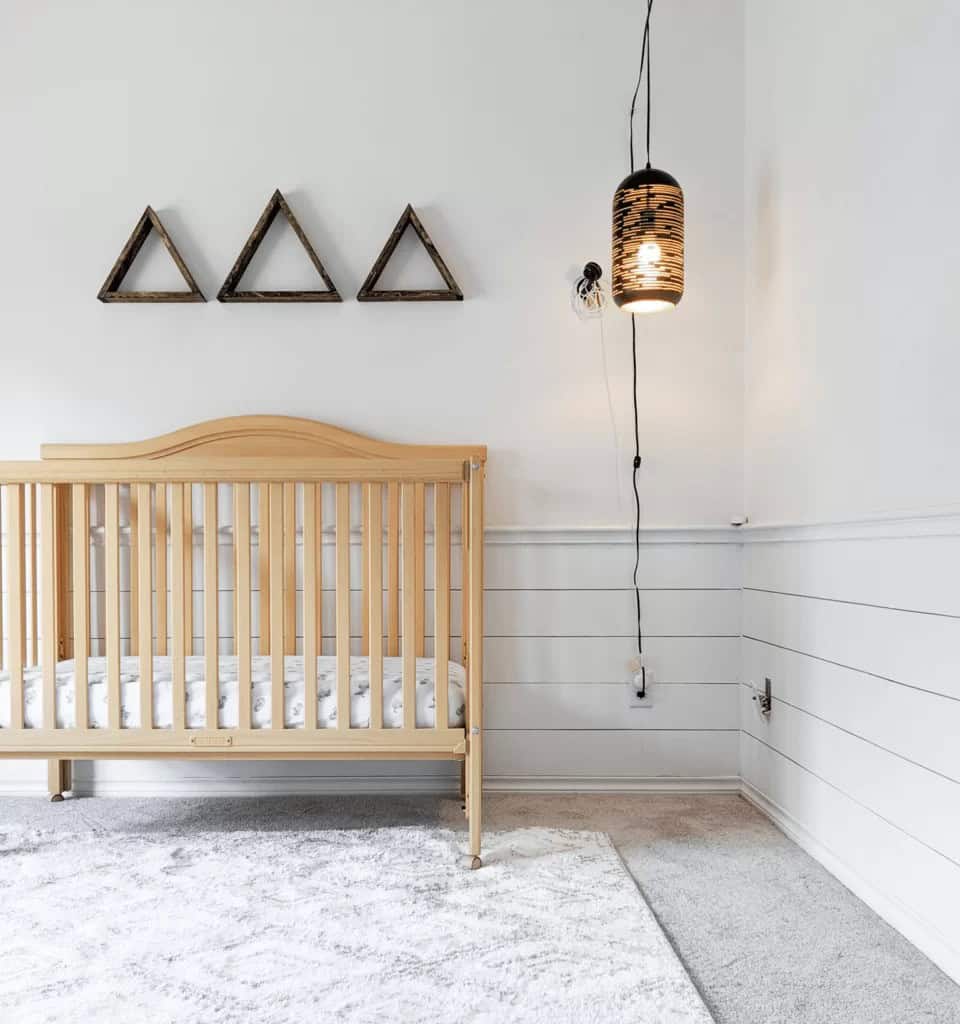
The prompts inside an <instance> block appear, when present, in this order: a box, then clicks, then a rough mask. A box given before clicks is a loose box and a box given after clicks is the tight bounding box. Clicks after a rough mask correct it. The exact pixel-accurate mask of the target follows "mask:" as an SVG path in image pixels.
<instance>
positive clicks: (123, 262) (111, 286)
mask: <svg viewBox="0 0 960 1024" xmlns="http://www.w3.org/2000/svg"><path fill="white" fill-rule="evenodd" d="M151 231H156V233H157V235H158V236H159V237H160V240H161V241H162V242H163V244H164V247H165V248H166V250H167V252H168V253H169V254H170V258H171V259H172V260H173V262H174V263H175V264H176V265H177V270H179V271H180V275H181V277H183V280H184V281H185V282H186V284H187V289H188V290H187V291H182V292H160V291H135V292H122V291H120V285H121V284H123V279H124V278H125V277H126V276H127V272H128V271H129V270H130V267H131V266H133V262H134V260H135V259H136V258H137V256H138V255H139V253H140V250H141V249H142V248H143V243H144V242H146V240H147V238H148V237H149V236H150V232H151ZM97 298H98V299H99V300H100V301H101V302H206V301H207V300H206V299H205V298H204V295H203V292H201V291H200V289H199V288H198V287H197V282H196V281H194V279H193V274H191V273H190V270H189V268H188V267H187V265H186V263H184V262H183V257H182V256H181V255H180V253H179V251H178V250H177V247H176V246H175V245H174V244H173V239H172V238H171V237H170V236H169V235H168V234H167V230H166V228H165V227H164V226H163V224H161V223H160V218H159V217H158V216H157V215H156V213H155V212H154V209H153V207H152V206H148V207H147V208H146V209H145V210H144V211H143V215H142V216H141V218H140V220H138V221H137V226H136V227H135V228H134V229H133V234H132V235H131V236H130V237H129V238H128V239H127V244H126V245H125V246H124V247H123V249H122V250H121V252H120V255H119V256H118V257H117V262H116V263H114V265H113V268H112V269H111V271H110V273H109V274H107V279H106V281H104V282H103V285H102V287H101V288H100V291H99V292H97Z"/></svg>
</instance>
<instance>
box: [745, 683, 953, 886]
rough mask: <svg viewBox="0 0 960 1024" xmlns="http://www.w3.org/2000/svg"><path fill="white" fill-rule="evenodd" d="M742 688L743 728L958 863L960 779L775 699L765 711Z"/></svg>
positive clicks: (746, 690)
mask: <svg viewBox="0 0 960 1024" xmlns="http://www.w3.org/2000/svg"><path fill="white" fill-rule="evenodd" d="M740 689H741V708H740V712H741V716H742V717H741V721H742V722H743V728H744V729H745V731H747V732H748V733H750V734H751V735H752V736H754V737H755V738H757V739H760V740H762V741H763V742H765V743H766V744H767V745H769V746H771V747H773V748H774V749H775V750H777V751H778V752H779V753H781V754H783V755H784V756H785V757H787V758H789V759H790V760H792V761H796V762H797V763H798V764H800V765H802V766H803V767H804V768H807V769H809V770H810V771H812V772H813V773H814V774H815V775H817V776H819V777H820V778H821V779H823V780H824V781H825V782H828V783H830V784H831V785H832V786H836V787H837V789H839V790H841V791H842V792H843V793H845V794H846V795H847V796H849V797H850V798H851V799H853V800H856V801H857V803H860V804H863V806H865V807H867V808H869V809H870V810H871V811H873V812H874V813H875V814H877V815H879V816H880V817H881V818H884V819H886V820H887V821H888V822H890V823H891V824H892V825H894V826H896V827H898V828H901V829H903V831H905V832H907V833H908V834H909V835H911V836H912V837H913V838H914V839H917V840H919V841H920V842H922V843H925V844H926V845H927V846H930V847H932V848H933V849H934V850H937V851H938V852H939V853H942V854H943V855H944V856H946V857H949V858H951V859H952V860H954V861H956V863H957V866H958V867H960V783H957V782H953V781H951V780H949V779H946V778H944V777H943V776H942V775H937V774H936V773H934V772H931V771H928V770H927V769H926V768H921V767H919V766H918V765H915V764H913V763H912V762H910V761H905V760H904V759H903V758H902V757H899V756H897V755H896V754H891V753H889V752H888V751H886V750H883V749H881V748H880V747H876V746H874V745H873V744H871V743H867V742H866V741H865V740H862V739H859V738H858V737H856V736H853V735H851V734H850V733H847V732H844V731H843V730H841V729H837V728H836V727H834V726H833V725H830V724H829V723H827V722H824V721H821V720H820V719H819V718H814V717H813V716H812V715H808V714H807V713H806V712H804V711H798V710H797V709H796V708H793V707H791V706H790V705H788V704H783V703H779V702H777V701H776V699H775V700H774V705H773V713H772V714H771V715H770V716H769V717H768V718H764V717H761V716H760V715H759V714H758V713H757V711H756V705H755V704H754V703H753V702H752V701H751V699H750V695H751V691H750V689H749V688H748V687H746V686H742V687H741V688H740ZM774 698H776V692H774Z"/></svg>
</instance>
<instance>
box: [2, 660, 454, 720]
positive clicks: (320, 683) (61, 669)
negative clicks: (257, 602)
mask: <svg viewBox="0 0 960 1024" xmlns="http://www.w3.org/2000/svg"><path fill="white" fill-rule="evenodd" d="M252 660H253V666H252V676H253V679H252V696H251V724H252V726H253V728H254V729H265V728H269V727H270V725H271V724H272V723H271V692H270V691H271V680H270V667H271V659H270V658H269V657H267V656H262V657H255V658H253V659H252ZM283 663H284V664H283V675H284V679H283V704H284V725H285V726H286V727H287V728H294V729H295V728H302V727H303V722H304V678H303V676H304V667H303V658H302V657H300V656H290V655H288V656H287V657H285V658H284V659H283ZM402 664H403V662H402V659H401V658H384V659H383V725H384V728H387V729H399V728H401V727H402V725H403V692H402ZM218 676H219V701H218V708H219V710H218V719H219V725H220V728H223V729H231V728H236V727H237V725H238V724H239V720H240V706H239V705H240V698H239V693H240V688H239V682H238V659H237V658H236V657H221V658H220V659H219V669H218ZM435 678H436V665H435V662H434V659H433V658H417V665H416V691H415V692H416V702H417V708H416V723H417V726H418V727H419V728H431V727H432V726H433V725H434V723H435V721H436V702H435ZM88 680H89V685H88V690H89V697H88V713H89V722H90V726H91V727H92V728H94V729H105V728H107V726H108V724H109V719H108V709H107V659H106V658H90V659H89V662H88ZM465 682H466V672H465V670H464V668H463V666H462V665H458V664H457V663H456V662H453V661H451V662H450V669H449V698H448V705H447V706H448V708H449V725H450V726H451V727H453V728H456V727H459V726H462V725H463V723H464V711H465V696H464V693H465V689H464V688H465ZM206 687H207V684H206V659H205V658H203V657H188V658H187V659H186V715H185V718H186V724H187V728H188V729H199V728H203V727H204V726H205V725H206V721H205V708H206V703H205V702H206ZM56 701H57V708H56V721H57V726H58V728H71V727H73V726H74V725H75V723H76V670H75V664H74V662H73V661H72V660H70V661H61V662H59V663H58V665H57V685H56ZM23 704H24V709H23V710H24V725H25V727H26V728H28V729H38V728H41V727H42V725H43V677H42V673H41V670H40V669H39V668H28V669H26V670H25V671H24V679H23ZM337 712H338V708H337V659H336V658H335V657H331V656H326V655H325V656H323V657H319V658H317V725H318V727H319V728H321V729H332V728H335V727H336V725H337ZM153 716H154V717H153V721H154V726H155V728H158V729H170V728H172V727H173V677H172V660H171V659H170V658H165V657H155V658H154V659H153ZM120 724H121V728H124V729H131V728H136V727H138V726H139V725H140V659H139V658H129V657H128V658H121V659H120ZM350 725H351V726H352V727H353V728H358V729H363V728H369V726H370V662H369V659H368V658H366V657H352V658H351V659H350ZM9 727H10V674H9V672H6V671H4V672H0V728H4V729H7V728H9Z"/></svg>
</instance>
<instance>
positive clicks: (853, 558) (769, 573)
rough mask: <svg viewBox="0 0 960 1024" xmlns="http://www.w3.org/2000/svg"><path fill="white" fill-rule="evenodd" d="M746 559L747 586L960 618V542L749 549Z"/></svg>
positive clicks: (905, 540)
mask: <svg viewBox="0 0 960 1024" xmlns="http://www.w3.org/2000/svg"><path fill="white" fill-rule="evenodd" d="M743 559H744V568H743V576H744V586H745V587H749V588H753V589H758V590H772V591H778V592H780V593H787V594H803V595H809V596H813V597H826V598H832V599H834V600H840V601H856V602H860V603H862V604H870V605H883V606H886V607H889V608H905V609H912V610H915V611H926V612H936V613H940V614H948V615H960V586H957V580H958V579H960V537H955V536H953V537H951V536H947V537H890V538H883V539H878V538H865V539H860V540H829V541H792V542H789V541H787V542H778V543H760V544H747V545H745V546H744V554H743Z"/></svg>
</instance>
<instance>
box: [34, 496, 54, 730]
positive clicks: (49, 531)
mask: <svg viewBox="0 0 960 1024" xmlns="http://www.w3.org/2000/svg"><path fill="white" fill-rule="evenodd" d="M39 497H40V521H41V529H42V530H43V535H42V543H43V551H42V554H43V569H42V576H41V578H40V581H39V582H40V599H41V626H42V628H43V645H42V649H41V651H40V652H39V653H40V655H41V660H42V663H43V727H44V729H56V727H57V703H56V702H57V604H56V593H57V582H56V557H57V552H56V542H55V537H56V530H55V525H56V523H55V520H54V513H53V508H54V492H53V484H40V495H39ZM36 513H37V489H36V485H34V492H33V512H32V514H33V515H34V516H35V515H36ZM37 540H38V538H37V533H36V530H34V540H33V551H32V555H33V557H34V558H36V557H37ZM33 589H34V593H36V589H37V575H36V568H34V577H33ZM34 646H37V640H36V636H34Z"/></svg>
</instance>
